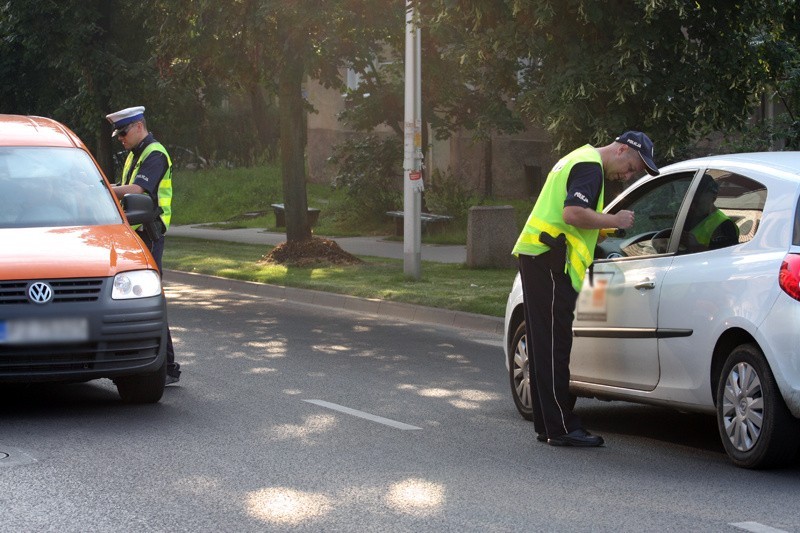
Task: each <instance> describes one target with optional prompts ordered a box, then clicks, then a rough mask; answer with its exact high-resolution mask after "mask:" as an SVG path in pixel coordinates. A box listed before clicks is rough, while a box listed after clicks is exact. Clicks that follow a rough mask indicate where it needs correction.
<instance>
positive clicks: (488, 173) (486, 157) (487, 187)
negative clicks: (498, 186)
mask: <svg viewBox="0 0 800 533" xmlns="http://www.w3.org/2000/svg"><path fill="white" fill-rule="evenodd" d="M493 182H494V176H493V175H492V135H491V134H489V137H488V138H487V139H486V140H485V141H483V196H484V198H491V197H492V186H493Z"/></svg>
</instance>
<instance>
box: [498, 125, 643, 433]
mask: <svg viewBox="0 0 800 533" xmlns="http://www.w3.org/2000/svg"><path fill="white" fill-rule="evenodd" d="M645 170H646V171H647V172H648V173H649V174H652V175H657V174H658V168H657V167H656V165H655V163H654V162H653V142H652V141H651V140H650V138H649V137H647V135H645V134H644V133H641V132H638V131H628V132H625V133H623V134H622V135H620V136H619V137H617V138H616V139H615V140H614V142H612V143H611V144H609V145H607V146H603V147H601V148H595V147H593V146H590V145H588V144H587V145H585V146H582V147H581V148H578V149H577V150H575V151H573V152H571V153H569V154H567V155H566V156H565V157H563V158H562V159H561V160H560V161H559V162H558V163H556V165H555V166H554V167H553V169H552V170H551V171H550V173H549V174H548V176H547V181H545V184H544V186H543V187H542V191H541V193H540V195H539V198H538V199H537V200H536V204H535V205H534V207H533V210H532V211H531V214H530V216H529V217H528V221H527V222H526V223H525V227H524V228H523V230H522V233H521V234H520V236H519V238H518V239H517V243H516V245H515V246H514V250H513V254H514V255H516V256H518V258H519V271H520V277H521V279H522V291H523V295H524V299H525V301H524V307H523V308H524V313H525V333H526V335H527V343H528V344H527V346H528V364H529V365H530V366H529V369H530V374H531V376H532V379H531V381H532V383H531V396H532V397H531V403H532V405H533V423H534V429H535V430H536V433H537V440H539V441H540V442H548V443H549V444H550V445H552V446H602V445H603V438H602V437H600V436H599V435H592V434H590V433H589V432H588V431H586V430H585V429H584V428H583V426H582V425H581V422H580V419H579V418H578V417H577V416H576V415H574V414H573V413H572V408H571V403H570V401H569V359H570V351H571V350H572V321H573V318H574V312H575V304H576V302H577V299H578V293H579V292H580V290H581V287H582V285H583V278H584V276H585V274H586V269H587V267H589V265H591V263H592V261H593V258H594V248H595V245H596V244H597V238H598V234H599V230H600V229H602V228H630V227H631V226H632V225H633V212H632V211H626V210H621V211H619V212H617V213H615V214H613V215H612V214H605V213H603V212H602V211H603V192H604V189H605V187H604V179H608V180H612V181H626V180H629V179H631V178H633V177H634V176H638V175H641V174H643V173H644V171H645Z"/></svg>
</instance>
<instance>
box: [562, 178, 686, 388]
mask: <svg viewBox="0 0 800 533" xmlns="http://www.w3.org/2000/svg"><path fill="white" fill-rule="evenodd" d="M694 175H695V172H691V171H689V172H687V171H684V172H679V173H675V174H671V175H665V176H658V177H656V178H652V179H648V180H646V181H643V182H642V183H640V184H639V185H638V186H636V187H632V188H630V189H628V190H627V191H626V192H625V193H624V195H623V197H621V198H620V199H619V200H618V201H615V202H614V203H613V204H612V205H611V206H609V209H608V212H616V211H618V210H621V209H628V210H631V211H633V212H634V217H635V222H634V225H633V227H632V228H630V229H627V230H624V231H622V230H617V231H616V232H614V233H613V234H611V235H610V236H609V237H608V238H606V239H605V240H604V241H603V242H601V243H599V244H598V247H597V254H596V255H598V256H599V257H598V258H597V259H596V261H595V263H594V265H593V268H592V269H590V271H589V273H588V274H587V276H586V279H585V280H584V286H583V290H582V291H581V293H580V295H579V297H578V303H577V307H576V312H575V321H574V323H573V333H574V337H575V338H574V344H573V350H572V359H571V363H570V371H571V379H572V380H573V381H581V382H586V383H592V384H601V385H609V386H614V387H625V388H631V389H636V390H652V389H654V388H655V386H656V384H657V383H658V380H659V359H658V337H659V331H658V327H657V326H658V307H659V296H660V294H661V288H662V282H663V279H664V276H665V275H666V272H667V271H668V269H669V268H670V265H671V264H672V261H673V258H674V254H673V253H668V251H667V250H668V244H669V240H670V239H669V237H670V235H671V232H672V229H673V227H674V225H675V222H676V220H677V218H678V213H679V211H680V209H681V206H682V205H683V203H684V201H685V198H686V192H687V190H688V188H689V185H690V184H691V181H692V178H693V177H694ZM662 333H663V332H662Z"/></svg>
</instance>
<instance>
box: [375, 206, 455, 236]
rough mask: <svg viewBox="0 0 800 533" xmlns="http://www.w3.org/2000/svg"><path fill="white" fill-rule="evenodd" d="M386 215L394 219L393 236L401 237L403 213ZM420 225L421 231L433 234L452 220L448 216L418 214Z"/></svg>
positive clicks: (397, 212)
mask: <svg viewBox="0 0 800 533" xmlns="http://www.w3.org/2000/svg"><path fill="white" fill-rule="evenodd" d="M386 214H387V215H388V216H390V217H392V218H394V234H395V235H397V236H398V237H401V236H402V235H403V231H404V230H403V224H404V222H403V217H404V216H405V213H404V212H403V211H387V212H386ZM419 218H420V223H421V224H422V231H425V230H426V229H427V230H429V231H431V232H433V231H439V230H441V229H442V228H443V227H444V226H445V225H446V224H447V223H448V222H450V221H451V220H453V217H451V216H450V215H434V214H433V213H420V214H419Z"/></svg>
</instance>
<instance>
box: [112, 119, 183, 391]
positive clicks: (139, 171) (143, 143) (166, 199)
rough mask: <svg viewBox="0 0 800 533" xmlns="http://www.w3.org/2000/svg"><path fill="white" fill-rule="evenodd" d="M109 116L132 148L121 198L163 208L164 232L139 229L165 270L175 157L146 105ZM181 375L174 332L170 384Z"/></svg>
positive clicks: (119, 135)
mask: <svg viewBox="0 0 800 533" xmlns="http://www.w3.org/2000/svg"><path fill="white" fill-rule="evenodd" d="M106 119H107V120H108V121H109V122H110V123H111V124H112V125H113V126H114V132H113V133H112V134H111V136H112V137H117V138H118V139H119V142H120V143H122V146H123V147H124V148H125V149H126V150H129V153H128V157H127V159H126V160H125V166H124V167H123V169H122V181H121V183H120V184H118V185H115V186H114V193H115V194H116V195H117V198H122V197H123V196H125V195H126V194H142V193H144V194H149V195H150V197H151V198H153V201H154V202H155V201H157V202H158V206H159V207H160V208H161V210H162V212H161V215H160V217H159V221H158V224H157V226H160V229H161V231H160V235H158V234H157V235H156V236H155V238H153V236H152V235H150V234H148V233H147V232H146V231H144V230H142V229H141V228H136V229H137V234H138V235H139V237H141V239H142V241H143V242H144V243H145V245H147V247H148V248H149V249H150V253H152V254H153V258H154V259H155V260H156V264H158V269H159V270H161V258H162V256H163V254H164V234H165V233H166V232H167V229H169V223H170V219H171V218H172V160H171V159H170V157H169V154H168V153H167V150H166V149H165V148H164V146H163V145H161V143H159V142H157V141H156V140H155V139H154V138H153V134H152V133H150V132H149V131H147V123H146V122H145V119H144V107H142V106H137V107H129V108H126V109H122V110H120V111H117V112H116V113H111V114H109V115H106ZM157 233H159V232H157ZM180 374H181V371H180V365H179V364H178V363H176V362H175V351H174V349H173V346H172V335H171V334H168V336H167V380H166V384H167V385H169V384H171V383H176V382H177V381H178V379H179V378H180Z"/></svg>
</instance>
